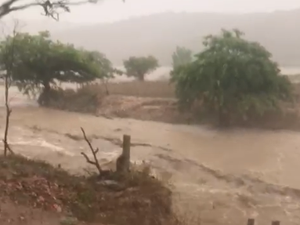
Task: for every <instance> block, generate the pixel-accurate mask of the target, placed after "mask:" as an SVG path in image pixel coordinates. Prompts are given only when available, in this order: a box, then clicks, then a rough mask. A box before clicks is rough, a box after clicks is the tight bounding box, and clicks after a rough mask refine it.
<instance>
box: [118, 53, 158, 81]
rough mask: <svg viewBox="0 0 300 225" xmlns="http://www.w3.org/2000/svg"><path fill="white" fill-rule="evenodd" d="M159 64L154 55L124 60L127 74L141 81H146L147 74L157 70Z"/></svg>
mask: <svg viewBox="0 0 300 225" xmlns="http://www.w3.org/2000/svg"><path fill="white" fill-rule="evenodd" d="M158 66H159V65H158V61H157V59H156V58H154V57H153V56H148V57H130V58H129V59H127V60H125V61H124V67H125V69H126V74H127V76H129V77H135V78H136V79H138V80H140V81H144V80H145V75H146V74H148V73H150V72H153V71H154V70H156V69H157V67H158Z"/></svg>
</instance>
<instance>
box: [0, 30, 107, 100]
mask: <svg viewBox="0 0 300 225" xmlns="http://www.w3.org/2000/svg"><path fill="white" fill-rule="evenodd" d="M0 47H1V48H0V63H1V64H2V67H3V68H4V69H5V70H6V71H7V73H8V74H10V76H12V79H13V81H15V82H16V83H17V85H18V87H19V88H20V89H21V90H22V91H24V92H25V93H27V94H28V93H29V92H33V91H35V90H36V89H39V88H41V87H42V88H43V89H44V92H48V91H49V90H50V85H51V84H54V85H55V84H56V81H59V82H76V83H83V82H88V81H92V80H94V79H96V78H103V77H105V76H109V75H110V74H111V73H112V71H113V69H112V67H111V63H110V61H109V60H108V59H106V58H105V56H104V55H102V54H101V53H96V52H89V51H86V50H82V49H76V48H75V47H74V46H73V45H70V44H64V43H61V42H59V41H56V42H55V41H52V40H51V39H50V34H49V32H47V31H44V32H40V33H39V34H37V35H30V34H28V33H18V34H16V35H15V36H14V37H7V38H6V39H5V40H4V41H3V42H2V43H1V45H0Z"/></svg>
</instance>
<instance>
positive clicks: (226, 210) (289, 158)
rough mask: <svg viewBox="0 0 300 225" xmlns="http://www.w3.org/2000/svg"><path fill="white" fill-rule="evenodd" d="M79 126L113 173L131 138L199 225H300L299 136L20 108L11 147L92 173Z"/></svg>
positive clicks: (137, 153)
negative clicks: (273, 224)
mask: <svg viewBox="0 0 300 225" xmlns="http://www.w3.org/2000/svg"><path fill="white" fill-rule="evenodd" d="M3 113H4V112H3V110H1V112H0V116H1V118H0V119H1V120H2V121H3V120H4V116H3ZM1 124H3V123H1ZM80 127H83V128H85V130H86V132H87V134H89V135H90V136H91V137H92V138H93V143H94V145H95V146H99V147H100V148H101V154H99V156H100V157H102V163H104V164H105V163H108V166H109V161H111V160H113V159H114V158H115V157H116V155H117V154H118V153H119V152H120V146H119V143H120V139H121V137H122V135H123V134H130V135H132V142H133V146H132V159H133V160H136V161H141V160H145V161H148V162H149V163H150V164H151V165H152V166H153V167H154V168H155V171H156V172H157V174H158V175H159V176H161V177H162V179H165V180H166V181H170V182H171V184H172V185H173V189H174V190H175V195H174V201H175V202H177V204H176V208H177V209H178V210H179V211H181V212H182V213H183V214H185V215H188V217H189V218H191V220H193V219H194V218H195V219H196V220H197V221H196V222H195V223H196V224H199V219H201V221H202V224H224V225H226V224H233V225H235V224H243V223H245V220H246V218H248V217H257V219H258V221H259V222H260V223H262V224H268V223H270V221H271V220H275V219H279V220H281V221H282V223H283V224H299V222H300V218H299V215H300V205H299V200H300V179H299V176H298V172H297V171H298V170H299V169H300V165H299V162H300V151H299V146H300V136H299V133H297V132H291V131H261V130H241V129H239V130H232V131H216V130H213V129H210V128H206V127H200V126H186V125H171V124H164V123H156V122H147V121H137V120H131V119H107V118H103V117H96V116H91V115H83V114H77V113H70V112H62V111H57V110H49V109H43V108H36V107H27V108H20V107H15V108H14V111H13V115H12V123H11V130H10V134H11V136H10V141H11V143H12V144H13V148H14V149H15V150H16V151H18V152H20V153H21V154H25V155H28V156H31V157H36V158H40V159H45V160H47V161H50V162H51V163H55V164H62V165H63V166H64V167H66V168H67V169H71V170H73V171H80V170H81V169H82V168H83V167H85V166H86V163H85V162H84V160H83V158H82V157H81V156H80V152H81V151H83V150H85V149H86V150H87V148H86V143H85V142H84V141H83V140H81V133H80ZM2 129H3V125H1V130H2ZM284 186H286V187H284ZM298 189H299V190H298ZM191 222H192V221H191Z"/></svg>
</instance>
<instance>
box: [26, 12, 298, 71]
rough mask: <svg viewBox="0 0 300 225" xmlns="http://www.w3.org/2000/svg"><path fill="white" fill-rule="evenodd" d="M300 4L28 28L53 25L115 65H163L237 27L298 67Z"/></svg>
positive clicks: (59, 35)
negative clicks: (147, 58)
mask: <svg viewBox="0 0 300 225" xmlns="http://www.w3.org/2000/svg"><path fill="white" fill-rule="evenodd" d="M299 22H300V9H298V10H292V11H278V12H272V13H251V14H220V13H219V14H218V13H161V14H155V15H150V16H143V17H137V18H131V19H128V20H123V21H120V22H115V23H110V24H96V25H89V26H76V25H75V24H65V23H62V22H52V21H51V20H47V21H45V19H44V21H43V22H41V21H36V22H32V21H30V22H26V24H27V26H26V27H25V28H24V30H25V31H26V30H28V31H30V32H36V31H37V30H41V29H50V31H51V32H52V36H53V37H54V38H57V39H60V40H62V41H66V42H72V43H74V44H75V45H77V46H82V47H85V48H88V49H93V50H99V51H101V52H103V53H105V54H106V55H107V56H108V57H109V59H110V60H112V61H113V63H114V64H116V65H120V64H122V62H123V60H124V59H125V58H128V57H129V56H133V55H135V56H138V55H148V54H152V55H154V56H156V57H157V58H158V59H159V61H160V64H161V65H165V66H167V65H170V64H171V54H172V52H173V51H174V49H175V48H176V46H177V45H180V46H185V47H188V48H191V49H192V50H193V51H195V52H197V51H199V50H200V49H201V47H202V44H201V42H202V37H203V36H205V35H207V34H211V33H216V32H219V31H220V29H221V28H227V29H230V28H238V29H240V30H242V31H244V32H245V33H246V37H247V38H248V39H251V40H255V41H259V42H260V43H261V44H263V45H264V46H265V47H266V48H267V49H268V50H269V51H271V52H272V53H273V56H274V59H275V60H277V61H278V62H279V63H280V64H281V65H282V66H300V26H299Z"/></svg>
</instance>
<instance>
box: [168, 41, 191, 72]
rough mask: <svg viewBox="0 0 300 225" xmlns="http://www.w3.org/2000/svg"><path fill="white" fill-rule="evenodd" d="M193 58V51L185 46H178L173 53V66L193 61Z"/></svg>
mask: <svg viewBox="0 0 300 225" xmlns="http://www.w3.org/2000/svg"><path fill="white" fill-rule="evenodd" d="M192 60H193V52H192V51H191V50H190V49H187V48H184V47H178V46H177V47H176V51H175V52H174V53H173V55H172V61H173V68H175V67H178V66H182V65H186V64H188V63H191V62H192Z"/></svg>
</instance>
